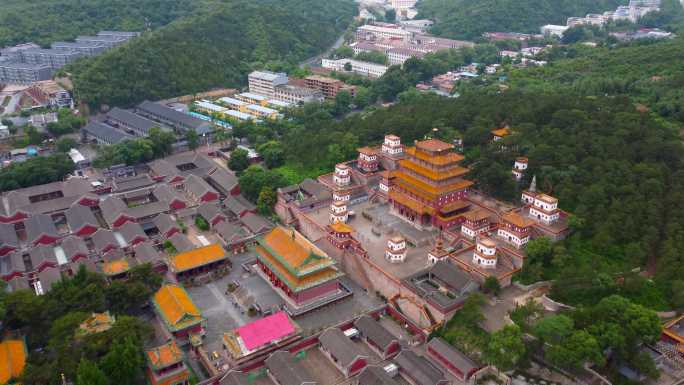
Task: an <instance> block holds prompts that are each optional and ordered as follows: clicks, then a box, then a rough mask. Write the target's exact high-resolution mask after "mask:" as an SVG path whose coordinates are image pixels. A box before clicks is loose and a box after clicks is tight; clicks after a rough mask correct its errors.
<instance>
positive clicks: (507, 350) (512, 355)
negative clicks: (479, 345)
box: [482, 325, 526, 371]
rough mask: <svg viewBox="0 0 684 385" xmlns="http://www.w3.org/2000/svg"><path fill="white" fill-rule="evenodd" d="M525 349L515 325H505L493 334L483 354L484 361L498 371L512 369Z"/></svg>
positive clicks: (518, 329)
mask: <svg viewBox="0 0 684 385" xmlns="http://www.w3.org/2000/svg"><path fill="white" fill-rule="evenodd" d="M525 352H526V347H525V343H524V342H523V339H522V331H521V330H520V328H519V327H518V326H517V325H506V326H504V328H503V329H501V330H498V331H496V332H494V333H493V334H492V335H491V337H490V339H489V343H488V344H487V346H486V348H485V350H484V351H483V352H482V353H483V358H484V359H485V361H486V362H487V363H489V364H491V365H494V366H496V367H497V368H498V369H499V370H502V371H509V370H512V369H514V368H515V367H516V366H517V365H518V363H520V360H521V359H522V358H523V357H524V356H525Z"/></svg>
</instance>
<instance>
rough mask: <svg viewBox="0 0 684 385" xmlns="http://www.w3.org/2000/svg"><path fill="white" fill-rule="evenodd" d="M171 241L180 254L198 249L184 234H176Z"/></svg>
mask: <svg viewBox="0 0 684 385" xmlns="http://www.w3.org/2000/svg"><path fill="white" fill-rule="evenodd" d="M169 241H171V244H172V245H173V247H174V248H176V250H177V251H178V252H179V253H182V252H185V251H189V250H193V249H195V248H197V246H195V244H194V243H192V242H191V241H190V239H189V238H188V237H187V236H186V235H185V234H183V233H176V234H174V235H173V236H172V237H171V238H169Z"/></svg>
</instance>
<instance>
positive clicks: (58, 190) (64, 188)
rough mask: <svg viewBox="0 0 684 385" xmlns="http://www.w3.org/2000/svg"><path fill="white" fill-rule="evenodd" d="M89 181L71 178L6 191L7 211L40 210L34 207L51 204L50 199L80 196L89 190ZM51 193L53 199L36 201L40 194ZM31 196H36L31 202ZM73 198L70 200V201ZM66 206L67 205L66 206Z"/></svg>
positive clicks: (10, 212) (30, 211)
mask: <svg viewBox="0 0 684 385" xmlns="http://www.w3.org/2000/svg"><path fill="white" fill-rule="evenodd" d="M91 189H92V188H91V186H90V183H89V182H88V181H87V180H85V179H82V178H72V179H69V180H67V181H64V182H52V183H46V184H42V185H38V186H31V187H26V188H22V189H17V190H13V191H10V192H9V193H7V212H8V213H9V214H12V213H14V212H16V211H17V210H19V209H22V211H25V212H29V213H32V212H40V211H39V210H42V208H41V209H37V208H36V207H38V206H40V207H44V206H46V205H50V204H52V203H51V201H56V200H60V199H62V198H68V197H77V196H78V197H80V196H82V195H85V194H87V193H89V192H90V191H91ZM48 194H50V195H53V196H55V198H54V199H48V200H44V201H38V200H37V199H38V198H37V197H39V196H41V195H48ZM32 197H36V198H35V199H33V200H34V202H32V199H31V198H32ZM73 201H75V199H73V200H72V202H73ZM67 207H68V206H67Z"/></svg>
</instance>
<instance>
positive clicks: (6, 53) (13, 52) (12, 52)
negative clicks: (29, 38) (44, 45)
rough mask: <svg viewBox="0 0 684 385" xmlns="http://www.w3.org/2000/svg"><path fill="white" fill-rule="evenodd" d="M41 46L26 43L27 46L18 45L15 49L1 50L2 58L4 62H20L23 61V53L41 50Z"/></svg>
mask: <svg viewBox="0 0 684 385" xmlns="http://www.w3.org/2000/svg"><path fill="white" fill-rule="evenodd" d="M39 48H40V46H39V45H37V44H34V43H25V44H18V45H15V46H13V47H5V48H2V49H0V58H4V59H3V60H14V61H20V60H21V51H24V50H27V49H39Z"/></svg>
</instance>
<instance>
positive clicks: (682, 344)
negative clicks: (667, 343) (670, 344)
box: [663, 315, 684, 352]
mask: <svg viewBox="0 0 684 385" xmlns="http://www.w3.org/2000/svg"><path fill="white" fill-rule="evenodd" d="M680 323H681V324H682V325H684V315H682V316H680V317H678V318H675V319H673V320H671V321H669V322H667V323H666V324H665V325H664V326H663V333H664V334H665V335H667V336H668V337H670V338H672V339H674V340H675V341H678V342H679V349H682V348H684V334H681V333H679V332H677V331H675V330H674V326H675V325H677V324H680ZM683 352H684V351H683Z"/></svg>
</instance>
